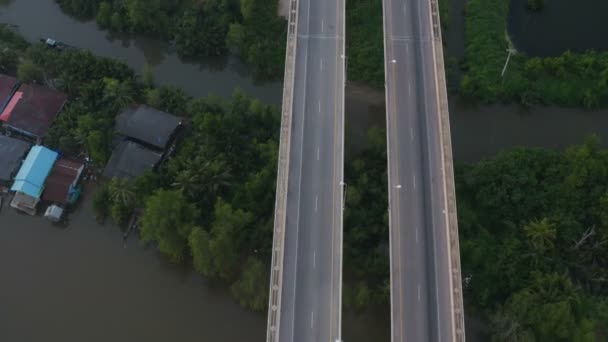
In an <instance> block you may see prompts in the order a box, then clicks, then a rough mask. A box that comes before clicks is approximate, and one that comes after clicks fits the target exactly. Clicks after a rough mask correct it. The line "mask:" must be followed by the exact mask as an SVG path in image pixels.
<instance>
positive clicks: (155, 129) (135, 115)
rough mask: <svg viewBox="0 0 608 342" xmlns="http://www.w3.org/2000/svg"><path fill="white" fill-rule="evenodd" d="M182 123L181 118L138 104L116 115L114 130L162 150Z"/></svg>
mask: <svg viewBox="0 0 608 342" xmlns="http://www.w3.org/2000/svg"><path fill="white" fill-rule="evenodd" d="M181 124H182V121H181V118H179V117H177V116H175V115H171V114H169V113H165V112H163V111H160V110H157V109H154V108H152V107H148V106H145V105H140V106H136V107H129V108H127V109H126V110H124V111H123V112H122V113H120V114H119V115H118V116H117V117H116V132H118V134H120V135H122V136H124V137H128V138H130V139H132V140H134V141H137V142H139V143H142V144H144V145H147V146H149V147H151V148H155V149H159V150H164V149H165V148H166V147H167V145H168V144H169V143H170V142H171V139H172V138H173V137H174V135H175V132H176V131H177V128H178V127H180V126H181Z"/></svg>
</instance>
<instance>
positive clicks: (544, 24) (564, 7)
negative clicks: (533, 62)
mask: <svg viewBox="0 0 608 342" xmlns="http://www.w3.org/2000/svg"><path fill="white" fill-rule="evenodd" d="M606 13H608V2H607V1H597V0H578V1H571V0H545V1H544V6H543V8H542V9H541V10H540V11H537V12H534V11H530V10H529V9H528V6H527V0H512V1H511V8H510V13H509V20H508V23H509V35H510V36H511V40H512V41H513V43H514V44H515V47H516V48H517V49H521V50H522V51H524V52H525V53H527V54H528V55H531V56H540V57H547V56H559V55H561V54H562V53H564V52H566V51H567V50H570V51H572V52H585V51H587V50H596V51H599V50H606V49H608V40H607V39H606V34H608V22H606Z"/></svg>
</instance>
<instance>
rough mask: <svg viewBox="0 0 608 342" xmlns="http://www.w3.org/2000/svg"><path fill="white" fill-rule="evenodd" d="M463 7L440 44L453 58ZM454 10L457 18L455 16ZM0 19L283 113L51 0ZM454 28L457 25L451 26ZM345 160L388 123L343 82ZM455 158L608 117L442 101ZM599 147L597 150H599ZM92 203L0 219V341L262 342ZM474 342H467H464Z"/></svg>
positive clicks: (231, 78)
mask: <svg viewBox="0 0 608 342" xmlns="http://www.w3.org/2000/svg"><path fill="white" fill-rule="evenodd" d="M462 4H463V2H462V0H453V1H452V2H451V3H450V7H451V13H452V15H453V16H454V18H456V19H453V20H452V23H451V24H450V27H451V30H453V32H454V33H453V34H450V35H448V39H450V37H453V38H451V39H452V41H448V46H452V47H453V49H452V51H456V52H457V53H456V55H458V53H459V52H461V51H462V49H461V48H460V45H461V43H459V41H460V40H461V39H462V34H460V33H459V32H460V30H461V29H462V25H460V24H458V22H459V20H460V19H459V18H460V16H459V15H460V13H461V12H460V11H458V9H461V8H462ZM454 9H455V10H454ZM0 22H5V23H11V24H16V25H18V27H19V31H20V32H21V34H23V35H24V36H26V37H27V38H28V39H30V40H38V39H39V38H41V37H47V36H48V37H52V38H55V39H58V40H60V41H64V42H66V43H68V44H70V45H74V46H77V47H82V48H86V49H89V50H91V51H93V52H94V53H96V54H98V55H102V56H106V57H112V58H116V59H118V60H122V61H124V62H126V63H127V64H129V65H130V66H131V67H132V68H134V69H135V70H138V71H139V70H142V67H143V64H144V63H146V62H147V63H149V64H151V65H152V66H153V67H154V70H155V76H156V81H157V83H159V84H162V85H171V86H178V87H182V88H184V90H185V91H186V92H187V93H188V94H190V95H192V96H206V95H208V94H209V93H214V94H216V95H220V96H224V97H229V96H230V95H231V94H232V92H233V89H234V88H236V87H239V88H241V89H242V90H244V91H245V92H246V93H248V94H250V95H252V96H254V97H256V98H259V99H261V100H263V101H266V102H268V103H272V104H275V105H280V99H281V83H280V82H266V83H259V82H255V81H253V80H252V78H251V75H250V73H249V72H248V71H247V68H246V66H244V65H243V64H242V63H240V62H239V61H238V60H237V59H235V58H232V57H230V58H226V59H223V60H215V61H207V62H195V61H190V62H185V61H182V60H180V59H179V58H178V57H177V56H176V55H175V54H173V53H168V52H167V45H166V44H163V43H160V42H158V41H155V40H153V39H148V38H144V37H137V38H129V37H124V36H123V37H122V38H121V39H111V37H109V36H108V35H107V33H106V32H104V31H100V30H99V29H98V28H97V26H96V25H95V23H94V22H90V21H89V22H81V21H78V20H75V19H73V18H70V17H68V16H66V15H64V14H63V13H62V12H61V11H60V10H59V8H58V6H57V5H56V3H55V2H54V1H53V0H17V1H8V2H7V1H0ZM458 25H460V26H458ZM346 111H347V114H346V115H347V118H346V121H347V127H346V131H347V132H348V144H347V149H346V152H347V157H348V156H353V155H354V154H355V153H356V152H357V151H359V150H360V149H362V148H364V147H365V135H366V132H367V130H368V129H369V128H370V127H372V126H381V127H384V126H385V121H384V118H385V114H384V95H383V94H382V93H381V92H378V91H376V90H372V89H369V88H367V87H365V86H361V85H357V84H353V83H350V84H349V85H348V86H347V93H346ZM450 111H451V119H452V123H451V125H452V138H453V148H454V156H455V159H456V161H475V160H479V159H481V158H485V157H490V156H492V155H494V154H496V153H497V152H499V151H501V150H505V149H509V148H512V147H514V146H539V147H546V148H560V149H561V148H564V147H565V146H568V145H570V144H573V143H579V142H581V141H582V140H583V138H584V137H585V136H587V135H589V134H591V133H597V134H598V135H600V137H606V136H608V135H607V133H608V111H598V112H583V111H581V110H578V109H563V108H551V107H546V108H533V109H531V110H529V111H527V112H522V111H521V110H520V109H519V108H517V107H515V106H500V105H496V106H480V107H477V108H468V107H466V106H464V105H462V104H460V103H459V102H458V100H457V99H455V98H452V99H451V100H450ZM605 142H606V141H604V143H605ZM90 193H91V191H87V194H88V195H89V196H86V195H85V197H84V200H83V203H82V204H81V206H80V207H79V208H78V209H77V210H76V211H75V212H74V213H73V214H72V215H71V223H70V225H69V228H68V229H66V230H64V229H60V228H56V227H53V226H52V225H51V224H50V223H48V222H47V221H44V220H43V219H41V218H39V217H36V218H31V217H26V216H23V215H19V214H17V213H16V212H15V211H14V210H12V209H11V208H8V207H6V208H4V209H3V210H2V211H1V212H0V274H1V275H2V278H1V279H2V280H1V281H0V341H3V342H4V341H6V342H22V341H48V342H55V341H57V342H59V341H90V342H95V341H104V342H105V341H115V342H122V341H125V342H127V341H129V342H132V341H150V342H154V341H183V342H187V341H205V342H206V341H209V342H216V341H222V342H223V341H227V342H231V341H235V342H236V341H239V342H240V341H261V340H263V339H264V335H265V324H266V317H265V316H264V315H260V314H256V313H252V312H249V311H246V310H244V309H242V308H240V307H239V306H238V305H237V304H236V303H235V302H234V301H233V300H232V299H231V298H230V296H229V295H228V293H227V292H226V290H225V289H217V288H214V287H212V286H211V285H210V284H208V283H207V282H206V281H205V280H204V279H202V278H201V277H199V276H197V275H195V274H193V272H192V270H191V268H190V267H185V266H184V267H179V266H176V265H173V264H169V263H168V262H167V261H166V259H165V258H164V257H162V256H160V255H158V253H157V252H156V251H155V250H153V249H151V248H150V249H146V248H144V247H142V246H141V245H140V244H139V243H137V241H135V240H134V239H130V240H129V241H128V242H127V244H126V248H123V244H122V240H121V234H120V233H119V232H118V229H117V228H116V227H112V226H109V225H107V226H99V225H97V224H96V223H95V222H94V220H93V219H92V218H93V215H92V212H91V208H90V201H89V200H88V199H87V197H90ZM389 324H390V317H389V316H388V309H381V310H379V311H370V312H367V313H365V314H363V315H352V314H345V316H344V328H343V331H344V336H343V337H344V340H345V341H349V342H369V341H379V342H381V341H388V340H389V337H390V334H389ZM470 340H471V339H470Z"/></svg>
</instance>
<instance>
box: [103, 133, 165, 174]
mask: <svg viewBox="0 0 608 342" xmlns="http://www.w3.org/2000/svg"><path fill="white" fill-rule="evenodd" d="M161 158H162V153H161V152H156V151H152V150H150V149H148V148H145V147H144V146H142V145H140V144H138V143H135V142H133V141H128V140H125V141H123V142H121V143H120V144H119V145H118V147H116V149H114V152H112V156H111V157H110V161H109V162H108V164H107V165H106V168H105V169H104V171H103V176H104V177H106V178H114V177H116V178H126V179H128V178H133V177H137V176H141V175H143V174H144V172H146V171H148V170H153V169H154V168H155V167H156V165H157V164H158V162H159V161H160V160H161Z"/></svg>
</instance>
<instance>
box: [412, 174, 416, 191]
mask: <svg viewBox="0 0 608 342" xmlns="http://www.w3.org/2000/svg"><path fill="white" fill-rule="evenodd" d="M412 184H414V189H416V175H414V181H413V182H412Z"/></svg>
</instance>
